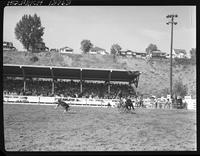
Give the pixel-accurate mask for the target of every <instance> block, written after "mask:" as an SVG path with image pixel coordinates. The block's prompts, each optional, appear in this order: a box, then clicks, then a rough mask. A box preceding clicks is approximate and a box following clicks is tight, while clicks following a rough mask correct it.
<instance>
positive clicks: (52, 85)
mask: <svg viewBox="0 0 200 156" xmlns="http://www.w3.org/2000/svg"><path fill="white" fill-rule="evenodd" d="M54 88H55V86H54V78H53V81H52V91H51V93H52V95H54Z"/></svg>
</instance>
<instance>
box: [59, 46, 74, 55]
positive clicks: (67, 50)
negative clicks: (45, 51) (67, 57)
mask: <svg viewBox="0 0 200 156" xmlns="http://www.w3.org/2000/svg"><path fill="white" fill-rule="evenodd" d="M73 51H74V50H73V49H72V48H70V47H63V48H60V53H62V54H72V53H73Z"/></svg>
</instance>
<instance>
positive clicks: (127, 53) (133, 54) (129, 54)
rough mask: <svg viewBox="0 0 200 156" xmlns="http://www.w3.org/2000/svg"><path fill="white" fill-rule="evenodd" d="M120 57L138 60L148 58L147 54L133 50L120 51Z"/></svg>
mask: <svg viewBox="0 0 200 156" xmlns="http://www.w3.org/2000/svg"><path fill="white" fill-rule="evenodd" d="M119 55H120V56H124V57H136V58H142V57H146V53H144V52H135V51H132V50H126V51H120V52H119Z"/></svg>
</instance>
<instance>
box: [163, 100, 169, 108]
mask: <svg viewBox="0 0 200 156" xmlns="http://www.w3.org/2000/svg"><path fill="white" fill-rule="evenodd" d="M169 105H170V101H169V98H168V99H167V102H166V103H165V106H164V108H166V107H168V108H169Z"/></svg>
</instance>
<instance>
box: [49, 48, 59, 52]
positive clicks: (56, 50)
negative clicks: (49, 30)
mask: <svg viewBox="0 0 200 156" xmlns="http://www.w3.org/2000/svg"><path fill="white" fill-rule="evenodd" d="M50 51H51V52H59V50H58V49H56V48H52V49H50Z"/></svg>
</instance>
